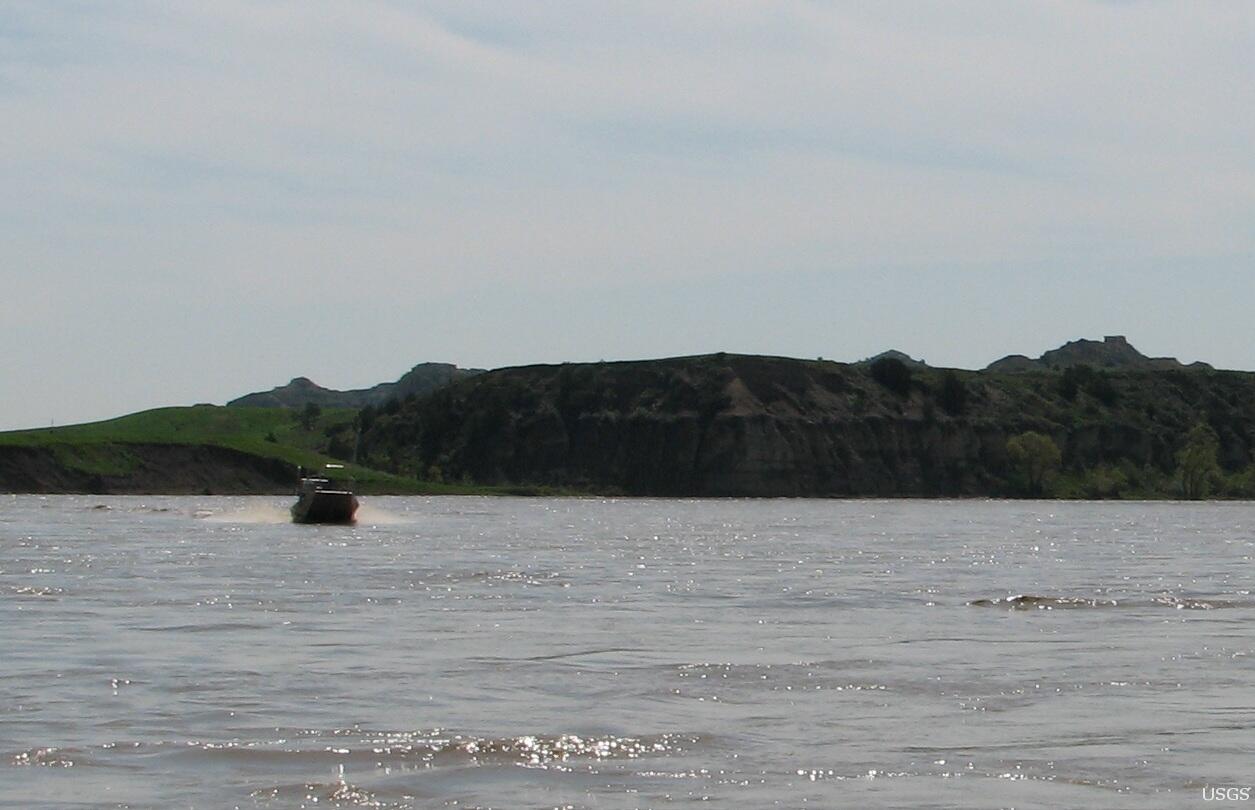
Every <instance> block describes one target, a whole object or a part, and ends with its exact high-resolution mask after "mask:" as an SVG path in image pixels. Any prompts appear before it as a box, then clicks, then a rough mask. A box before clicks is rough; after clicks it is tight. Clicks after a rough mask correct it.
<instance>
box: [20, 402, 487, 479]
mask: <svg viewBox="0 0 1255 810" xmlns="http://www.w3.org/2000/svg"><path fill="white" fill-rule="evenodd" d="M355 414H356V412H355V411H354V410H352V409H348V408H328V409H325V410H324V411H323V413H322V414H321V416H319V418H318V419H317V420H316V421H315V423H314V424H312V425H311V427H310V429H309V430H305V429H304V428H303V427H302V426H301V424H300V422H299V420H298V419H297V418H296V414H295V413H294V412H293V411H290V410H288V409H285V408H233V407H220V406H215V405H195V406H192V407H183V408H157V409H155V410H151V411H141V412H139V413H134V414H130V415H128V416H122V417H118V418H117V419H108V420H106V421H103V422H90V423H87V424H82V425H67V426H65V427H51V428H39V429H37V430H15V431H8V432H3V433H0V446H24V447H44V448H48V449H49V450H51V451H52V453H53V454H54V457H55V458H56V459H57V461H58V462H59V463H61V464H64V465H65V466H66V467H69V468H72V469H77V470H81V471H84V472H88V473H100V474H104V475H125V474H126V473H127V472H129V471H131V470H134V469H135V465H136V463H137V461H136V459H135V457H134V456H133V455H132V454H131V452H130V451H129V450H128V448H127V446H128V445H136V444H174V445H211V446H218V447H228V448H231V449H234V450H239V451H241V452H244V453H248V454H250V455H254V456H261V457H263V458H274V459H279V460H281V461H284V462H287V463H289V464H291V465H293V466H298V465H299V466H304V467H312V468H318V467H321V466H322V465H323V464H327V463H343V462H341V461H339V460H337V459H334V458H332V457H330V456H328V455H326V454H325V453H323V452H321V448H322V446H323V445H325V442H326V430H327V429H328V428H331V427H335V426H337V425H341V426H342V425H345V424H346V423H349V422H352V420H353V417H354V415H355ZM271 438H273V441H271V440H270V439H271ZM345 472H346V475H347V476H348V477H351V478H352V479H353V480H354V481H355V488H356V489H358V490H359V491H361V492H363V493H367V494H370V493H375V494H379V493H395V494H416V495H428V494H430V495H460V494H511V493H509V492H506V491H505V490H504V489H502V490H500V491H499V490H498V488H495V487H476V486H466V485H458V484H438V483H431V482H423V481H417V480H415V479H412V478H406V477H402V476H397V475H391V474H389V473H386V472H382V471H380V470H374V469H371V468H369V467H362V466H360V465H355V464H345Z"/></svg>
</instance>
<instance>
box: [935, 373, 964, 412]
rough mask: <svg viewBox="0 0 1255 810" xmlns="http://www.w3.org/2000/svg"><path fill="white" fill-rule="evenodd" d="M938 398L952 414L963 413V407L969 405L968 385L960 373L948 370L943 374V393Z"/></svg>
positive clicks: (943, 406)
mask: <svg viewBox="0 0 1255 810" xmlns="http://www.w3.org/2000/svg"><path fill="white" fill-rule="evenodd" d="M937 400H938V401H939V402H940V403H941V407H942V408H944V409H945V411H946V413H948V414H950V415H951V416H958V415H959V414H961V413H963V408H964V407H965V406H966V405H967V386H966V385H964V384H963V381H962V380H960V379H959V375H957V374H955V373H954V372H953V371H947V372H946V373H945V374H944V375H942V377H941V393H940V395H938V397H937Z"/></svg>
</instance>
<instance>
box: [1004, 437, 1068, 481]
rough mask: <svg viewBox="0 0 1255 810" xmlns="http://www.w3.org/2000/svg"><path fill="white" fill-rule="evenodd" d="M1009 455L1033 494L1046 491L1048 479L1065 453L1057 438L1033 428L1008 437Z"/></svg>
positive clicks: (1057, 467)
mask: <svg viewBox="0 0 1255 810" xmlns="http://www.w3.org/2000/svg"><path fill="white" fill-rule="evenodd" d="M1007 455H1008V456H1010V457H1011V463H1013V464H1014V465H1015V466H1016V469H1018V470H1019V472H1020V474H1021V475H1022V476H1023V477H1024V482H1025V484H1026V486H1027V489H1028V492H1029V493H1030V494H1032V495H1041V494H1042V493H1043V492H1044V491H1045V487H1046V481H1047V480H1049V478H1050V476H1052V475H1054V473H1055V472H1056V471H1057V470H1058V469H1059V465H1060V464H1062V462H1063V453H1061V452H1060V451H1059V445H1057V444H1055V440H1054V439H1052V438H1050V437H1049V436H1046V435H1043V434H1041V433H1038V432H1036V431H1033V430H1030V431H1028V432H1027V433H1021V434H1020V435H1018V436H1012V437H1011V438H1010V439H1007Z"/></svg>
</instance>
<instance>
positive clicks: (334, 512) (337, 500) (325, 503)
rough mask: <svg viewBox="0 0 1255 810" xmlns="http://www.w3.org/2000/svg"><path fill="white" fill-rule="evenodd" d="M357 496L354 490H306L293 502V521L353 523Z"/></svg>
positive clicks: (355, 514)
mask: <svg viewBox="0 0 1255 810" xmlns="http://www.w3.org/2000/svg"><path fill="white" fill-rule="evenodd" d="M356 516H357V498H356V497H355V496H354V495H353V493H352V492H329V491H326V490H324V491H320V492H306V493H302V495H301V497H300V498H299V499H298V500H297V502H296V503H294V504H292V522H293V523H341V524H347V523H353V522H354V520H355V519H356Z"/></svg>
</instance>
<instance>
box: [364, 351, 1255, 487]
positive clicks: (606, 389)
mask: <svg viewBox="0 0 1255 810" xmlns="http://www.w3.org/2000/svg"><path fill="white" fill-rule="evenodd" d="M947 378H948V379H947ZM1085 379H1086V382H1085V386H1087V387H1081V388H1080V389H1079V390H1074V391H1071V392H1068V391H1066V390H1065V389H1064V388H1063V387H1061V385H1060V374H1058V373H1056V372H1049V373H1046V372H1041V373H1022V374H990V373H976V372H953V371H949V372H947V371H941V370H936V369H919V368H917V369H915V370H914V371H913V377H912V378H911V383H910V386H909V390H907V391H906V392H905V393H894V392H892V391H890V390H889V389H888V388H887V387H886V386H885V385H882V384H881V383H879V382H877V380H876V379H874V378H873V374H872V372H871V370H870V369H868V368H867V367H863V366H848V365H842V364H837V363H826V362H811V361H802V360H791V359H785V358H768V357H746V356H733V355H726V356H725V355H715V356H706V357H693V358H678V359H672V360H657V361H646V362H638V363H603V364H583V365H574V364H572V365H563V366H533V367H525V368H515V369H503V370H499V371H495V372H490V373H488V374H485V375H482V376H480V377H477V378H474V379H471V380H467V381H463V382H461V383H458V384H455V385H452V386H449V387H448V388H445V389H442V390H440V391H437V392H436V393H434V394H433V395H431V396H429V397H427V398H426V399H423V400H420V401H418V402H413V403H409V404H407V405H406V406H404V407H403V408H401V409H400V410H399V411H397V412H396V413H395V414H392V415H388V416H382V417H380V418H379V419H378V420H376V422H375V423H374V424H373V425H372V427H371V429H370V430H369V431H368V432H367V433H366V435H365V436H364V437H363V440H362V446H361V451H362V454H363V455H362V460H363V461H364V462H365V463H367V464H371V465H373V466H379V467H381V468H384V469H389V470H391V471H396V472H401V473H405V474H417V475H419V476H420V477H433V478H443V479H445V480H471V481H474V482H475V483H482V484H507V483H508V484H540V485H552V486H569V487H587V488H591V489H597V490H603V491H621V492H625V493H630V494H654V495H755V496H767V495H785V496H788V495H982V494H1002V493H1005V492H1007V489H1008V481H1009V479H1010V477H1011V475H1012V471H1011V470H1010V468H1009V463H1008V459H1007V454H1006V441H1007V439H1008V438H1009V437H1011V436H1013V435H1016V434H1019V433H1022V432H1024V431H1027V430H1036V431H1039V432H1042V433H1045V434H1048V435H1050V436H1051V437H1052V438H1054V439H1055V441H1056V442H1057V443H1058V444H1059V446H1060V447H1061V448H1062V449H1063V451H1064V458H1065V465H1066V466H1070V467H1073V468H1076V469H1087V468H1089V467H1092V466H1095V465H1102V464H1126V465H1133V466H1135V467H1137V468H1153V469H1157V470H1160V471H1170V470H1171V469H1172V467H1173V465H1174V464H1175V461H1174V458H1175V453H1176V450H1177V449H1178V448H1179V446H1180V444H1181V442H1182V440H1183V437H1184V434H1185V433H1186V432H1187V431H1188V429H1189V428H1190V427H1191V426H1192V425H1193V424H1195V423H1196V422H1197V421H1198V420H1199V419H1200V418H1205V419H1208V420H1209V421H1211V422H1212V424H1213V426H1215V427H1216V428H1217V430H1218V432H1219V434H1220V437H1221V442H1222V461H1223V462H1224V463H1225V464H1226V466H1227V467H1228V468H1230V469H1237V468H1240V467H1243V466H1245V465H1246V464H1248V463H1249V462H1250V460H1251V446H1252V443H1253V442H1252V438H1253V437H1255V410H1253V407H1252V403H1255V375H1243V374H1220V373H1210V374H1209V373H1204V372H1186V371H1153V370H1144V371H1137V372H1120V373H1115V372H1110V373H1102V374H1098V375H1097V376H1095V377H1087V378H1085ZM1095 380H1097V381H1098V382H1095ZM956 387H957V389H958V390H959V393H955V390H956ZM947 392H948V393H947ZM960 394H961V395H960Z"/></svg>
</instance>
